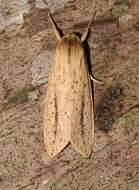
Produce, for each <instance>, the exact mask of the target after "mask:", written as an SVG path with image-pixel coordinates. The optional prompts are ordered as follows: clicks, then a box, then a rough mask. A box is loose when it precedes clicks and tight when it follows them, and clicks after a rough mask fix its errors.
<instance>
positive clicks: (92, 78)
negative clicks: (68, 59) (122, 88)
mask: <svg viewBox="0 0 139 190" xmlns="http://www.w3.org/2000/svg"><path fill="white" fill-rule="evenodd" d="M90 79H91V80H92V81H94V82H97V83H99V84H104V82H102V81H100V80H97V79H95V78H94V77H93V76H92V75H90Z"/></svg>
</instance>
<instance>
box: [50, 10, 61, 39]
mask: <svg viewBox="0 0 139 190" xmlns="http://www.w3.org/2000/svg"><path fill="white" fill-rule="evenodd" d="M48 16H49V18H50V21H51V24H52V27H53V30H54V33H55V35H56V38H57V39H58V40H60V39H61V34H60V31H59V30H58V27H57V25H56V23H55V21H54V20H53V17H52V15H51V13H50V11H48Z"/></svg>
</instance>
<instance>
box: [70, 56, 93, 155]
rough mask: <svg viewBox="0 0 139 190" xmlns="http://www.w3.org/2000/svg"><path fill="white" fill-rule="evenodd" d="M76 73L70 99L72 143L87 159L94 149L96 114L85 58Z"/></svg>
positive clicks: (81, 60)
mask: <svg viewBox="0 0 139 190" xmlns="http://www.w3.org/2000/svg"><path fill="white" fill-rule="evenodd" d="M76 64H77V62H76ZM74 72H75V73H76V74H74V75H73V88H72V91H71V96H70V99H69V102H71V105H72V117H71V120H70V122H71V134H70V142H71V143H72V145H73V146H74V147H75V149H77V150H78V151H79V152H80V153H81V154H82V155H84V156H86V157H87V156H89V155H90V153H91V151H92V148H93V141H94V112H93V101H92V90H91V84H90V78H89V73H88V68H87V65H86V63H85V57H84V56H83V57H82V58H81V59H80V62H79V65H78V68H77V70H75V71H74Z"/></svg>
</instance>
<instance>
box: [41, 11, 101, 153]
mask: <svg viewBox="0 0 139 190" xmlns="http://www.w3.org/2000/svg"><path fill="white" fill-rule="evenodd" d="M49 17H50V21H51V24H52V27H53V30H54V33H55V35H56V37H57V39H58V44H57V47H56V51H55V57H54V65H53V67H52V70H51V73H50V76H49V79H48V86H47V93H46V97H45V100H44V102H45V105H44V120H43V121H44V123H43V127H44V128H43V129H44V144H45V148H46V150H47V152H48V155H49V156H50V157H54V156H55V155H57V154H58V153H59V152H60V151H62V150H63V149H64V148H65V147H66V146H67V145H68V144H69V143H71V144H72V146H73V147H74V148H75V149H76V150H77V151H79V152H80V153H81V154H82V155H83V156H85V157H88V156H89V155H90V154H91V152H92V147H93V142H94V110H93V96H92V88H91V81H90V80H95V81H96V82H99V81H97V80H96V79H94V78H93V77H92V76H90V75H89V71H88V65H87V62H86V57H85V52H84V48H83V42H84V40H85V39H86V38H87V35H88V33H89V29H90V25H91V22H92V20H93V19H94V17H95V16H93V17H92V18H91V20H90V22H89V24H88V26H87V28H86V30H85V31H84V32H83V33H82V36H81V38H79V37H78V36H77V35H75V34H74V33H70V34H66V35H64V36H61V33H60V32H59V30H58V28H57V26H56V24H55V22H54V20H53V18H52V16H51V14H50V12H49Z"/></svg>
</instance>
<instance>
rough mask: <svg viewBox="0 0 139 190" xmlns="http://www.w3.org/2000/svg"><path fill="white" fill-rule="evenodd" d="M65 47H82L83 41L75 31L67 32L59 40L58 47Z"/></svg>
mask: <svg viewBox="0 0 139 190" xmlns="http://www.w3.org/2000/svg"><path fill="white" fill-rule="evenodd" d="M65 47H70V48H72V47H75V48H82V41H81V40H80V38H79V37H78V36H77V35H76V34H74V33H70V34H66V35H64V36H63V37H62V39H61V40H60V41H59V43H58V45H57V48H65Z"/></svg>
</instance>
